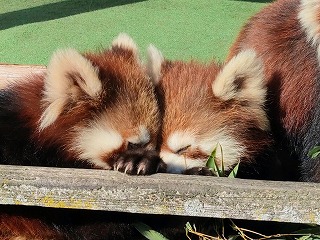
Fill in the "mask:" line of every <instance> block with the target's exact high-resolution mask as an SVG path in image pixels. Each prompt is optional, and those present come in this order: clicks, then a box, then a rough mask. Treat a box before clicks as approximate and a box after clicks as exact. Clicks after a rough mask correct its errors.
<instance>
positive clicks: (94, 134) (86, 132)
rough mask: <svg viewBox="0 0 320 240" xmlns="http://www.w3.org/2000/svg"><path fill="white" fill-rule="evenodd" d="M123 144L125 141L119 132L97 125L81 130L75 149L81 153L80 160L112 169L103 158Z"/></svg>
mask: <svg viewBox="0 0 320 240" xmlns="http://www.w3.org/2000/svg"><path fill="white" fill-rule="evenodd" d="M122 142H123V139H122V137H121V135H120V134H119V133H118V132H117V131H115V130H114V129H112V128H108V127H106V126H104V125H102V124H99V123H95V124H93V125H92V126H91V127H88V128H85V129H80V130H79V132H78V133H77V137H76V141H75V143H74V146H73V149H75V150H76V151H77V152H79V157H80V158H82V159H88V160H89V161H90V162H91V163H93V164H95V165H97V166H100V167H103V168H106V167H108V168H110V166H109V165H108V163H106V162H105V161H103V159H102V157H103V156H104V155H105V154H107V153H111V152H112V151H114V150H116V149H118V148H119V147H121V145H122Z"/></svg>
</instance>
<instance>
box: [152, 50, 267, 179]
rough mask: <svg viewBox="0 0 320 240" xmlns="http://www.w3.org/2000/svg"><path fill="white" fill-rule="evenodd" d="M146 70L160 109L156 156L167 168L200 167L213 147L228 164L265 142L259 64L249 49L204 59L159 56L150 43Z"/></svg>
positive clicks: (251, 153) (253, 154)
mask: <svg viewBox="0 0 320 240" xmlns="http://www.w3.org/2000/svg"><path fill="white" fill-rule="evenodd" d="M148 71H149V72H150V75H151V76H152V79H153V81H154V82H155V83H156V84H157V85H158V87H157V88H158V92H159V99H160V100H161V101H160V103H161V107H162V108H163V113H164V116H163V126H162V136H161V150H160V156H161V158H162V159H163V160H164V162H165V163H166V164H167V171H168V172H174V173H180V172H185V171H186V170H187V169H191V168H196V167H205V166H206V161H207V159H208V157H209V155H210V154H211V152H212V151H213V150H214V149H215V148H216V147H217V155H216V157H217V162H218V165H219V166H220V167H221V161H222V159H223V164H224V168H225V170H230V168H232V167H233V166H234V165H235V164H237V163H238V162H239V161H241V162H250V161H252V160H253V159H254V158H255V157H256V155H257V154H258V153H259V152H261V151H262V149H263V148H265V147H266V146H268V145H269V144H270V141H269V136H268V134H267V131H268V129H269V122H268V119H267V116H266V113H265V111H264V103H265V97H266V87H265V85H264V75H263V67H262V63H261V62H260V60H259V59H258V58H257V57H256V55H255V53H254V52H253V51H251V50H247V51H243V52H241V53H240V54H238V55H237V56H236V57H234V58H233V59H231V60H230V61H229V62H227V63H226V64H224V65H219V64H216V63H214V62H212V63H211V64H208V65H204V64H200V63H197V62H193V61H192V62H188V63H186V62H181V61H167V60H164V59H163V57H162V55H161V53H160V52H159V51H158V50H157V49H156V48H154V47H153V46H151V47H150V48H149V61H148ZM219 145H220V146H221V148H220V147H219ZM221 149H222V151H221Z"/></svg>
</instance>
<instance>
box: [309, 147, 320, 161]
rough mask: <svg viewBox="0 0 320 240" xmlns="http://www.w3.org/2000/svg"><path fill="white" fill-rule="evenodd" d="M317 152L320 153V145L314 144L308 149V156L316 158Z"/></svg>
mask: <svg viewBox="0 0 320 240" xmlns="http://www.w3.org/2000/svg"><path fill="white" fill-rule="evenodd" d="M319 154H320V146H315V147H314V148H312V149H311V150H310V151H309V153H308V156H309V157H311V158H316V157H318V156H319Z"/></svg>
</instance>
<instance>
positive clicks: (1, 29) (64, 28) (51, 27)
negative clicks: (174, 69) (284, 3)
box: [0, 0, 270, 64]
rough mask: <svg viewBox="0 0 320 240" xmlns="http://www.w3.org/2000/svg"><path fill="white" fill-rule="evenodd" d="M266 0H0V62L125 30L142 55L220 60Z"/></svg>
mask: <svg viewBox="0 0 320 240" xmlns="http://www.w3.org/2000/svg"><path fill="white" fill-rule="evenodd" d="M268 2H270V1H268V0H64V1H62V0H0V44H1V46H0V62H3V63H18V64H47V62H48V60H49V58H50V55H51V54H52V52H53V51H54V50H55V49H57V48H64V47H73V48H76V49H78V50H80V51H86V50H96V49H101V48H102V47H108V46H110V43H111V41H112V39H113V38H115V37H116V36H117V35H118V34H119V33H120V32H126V33H128V34H129V35H130V36H132V37H133V38H134V40H135V41H136V42H137V44H138V46H139V48H140V52H141V54H142V55H144V54H145V52H146V48H147V46H148V45H149V43H153V44H154V45H156V46H157V47H158V48H159V49H160V50H161V51H162V52H163V54H164V55H165V57H167V58H169V59H183V60H189V59H194V58H196V59H199V60H201V61H208V60H210V59H212V58H216V59H219V60H223V59H224V58H225V56H226V54H227V51H228V48H229V47H230V45H231V43H232V41H233V40H234V38H235V37H236V35H237V33H238V32H239V30H240V28H241V26H242V25H243V24H244V23H245V22H246V21H247V20H248V18H249V17H250V16H252V15H253V14H254V13H256V12H257V11H259V9H261V8H262V7H263V6H265V5H266V4H267V3H268Z"/></svg>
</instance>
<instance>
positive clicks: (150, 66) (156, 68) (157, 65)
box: [147, 45, 164, 85]
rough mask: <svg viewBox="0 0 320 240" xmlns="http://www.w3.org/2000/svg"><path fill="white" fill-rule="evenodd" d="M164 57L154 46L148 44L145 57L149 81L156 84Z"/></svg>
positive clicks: (159, 77)
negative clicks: (146, 56)
mask: <svg viewBox="0 0 320 240" xmlns="http://www.w3.org/2000/svg"><path fill="white" fill-rule="evenodd" d="M163 62H164V58H163V56H162V53H161V52H160V50H158V49H157V48H156V47H155V46H153V45H149V47H148V58H147V73H148V75H149V77H150V79H151V81H152V82H153V83H154V84H155V85H157V84H158V83H159V81H160V79H161V68H162V63H163Z"/></svg>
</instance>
